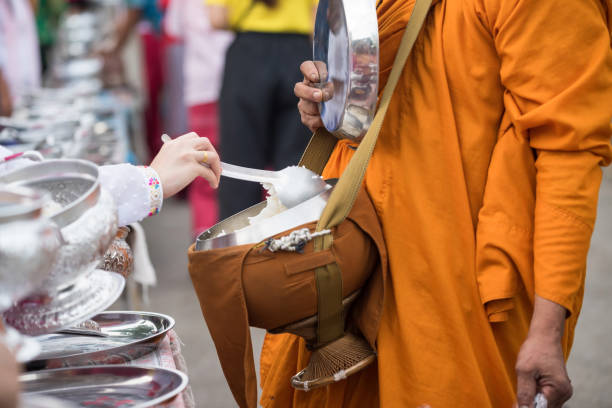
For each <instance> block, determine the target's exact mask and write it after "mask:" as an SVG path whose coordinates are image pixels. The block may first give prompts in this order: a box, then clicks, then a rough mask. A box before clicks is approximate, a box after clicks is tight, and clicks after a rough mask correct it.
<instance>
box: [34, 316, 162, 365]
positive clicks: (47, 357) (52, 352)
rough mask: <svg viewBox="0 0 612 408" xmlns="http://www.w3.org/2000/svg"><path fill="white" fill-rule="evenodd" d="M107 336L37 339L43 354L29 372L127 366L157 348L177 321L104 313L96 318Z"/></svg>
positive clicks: (54, 336) (51, 335) (49, 335)
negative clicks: (64, 368)
mask: <svg viewBox="0 0 612 408" xmlns="http://www.w3.org/2000/svg"><path fill="white" fill-rule="evenodd" d="M92 320H94V321H95V322H96V323H98V325H99V327H100V331H101V332H102V333H103V334H106V335H107V337H97V336H88V335H78V334H64V333H54V334H48V335H44V336H39V337H37V338H36V339H37V340H38V342H39V344H40V345H41V348H42V351H41V353H40V354H39V356H38V358H37V359H36V360H35V361H30V362H29V363H28V364H26V370H40V369H45V368H59V367H75V366H84V365H101V364H124V363H127V362H128V361H131V360H134V359H137V358H139V357H141V356H144V355H145V354H147V353H150V352H152V351H154V350H155V349H157V346H158V345H159V343H160V342H161V340H162V339H163V338H164V336H165V335H166V333H167V332H168V331H169V330H171V329H172V328H173V327H174V319H173V318H172V317H170V316H166V315H163V314H158V313H149V312H124V311H121V312H119V311H117V312H104V313H100V314H98V315H97V316H94V317H93V318H92Z"/></svg>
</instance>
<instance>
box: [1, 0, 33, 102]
mask: <svg viewBox="0 0 612 408" xmlns="http://www.w3.org/2000/svg"><path fill="white" fill-rule="evenodd" d="M0 70H1V71H2V74H3V75H4V77H5V79H6V81H7V82H8V85H9V88H10V91H11V96H12V98H13V100H15V99H17V97H18V96H19V95H21V94H22V93H24V92H28V91H31V90H32V89H36V88H38V87H40V75H41V68H40V54H39V51H38V34H37V32H36V25H35V22H34V13H33V12H32V8H31V7H30V2H29V1H26V0H0Z"/></svg>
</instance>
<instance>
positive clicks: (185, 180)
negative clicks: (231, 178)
mask: <svg viewBox="0 0 612 408" xmlns="http://www.w3.org/2000/svg"><path fill="white" fill-rule="evenodd" d="M151 167H152V168H153V169H154V170H155V171H156V172H157V175H158V176H159V178H160V179H161V180H160V182H161V185H162V188H163V190H164V198H168V197H171V196H173V195H174V194H176V193H178V192H179V191H181V190H182V189H183V188H185V187H187V185H189V184H190V183H191V182H192V181H193V180H194V179H195V178H196V177H198V176H199V177H203V178H204V179H206V181H208V184H210V186H211V187H212V188H217V187H218V186H219V179H220V177H221V161H220V159H219V155H218V154H217V151H216V150H215V148H214V147H213V145H212V143H210V141H209V140H208V139H207V138H205V137H199V136H198V134H197V133H194V132H191V133H187V134H186V135H183V136H179V137H177V138H175V139H173V140H170V141H168V142H166V143H164V145H163V146H162V148H161V149H160V150H159V153H157V156H155V158H154V159H153V161H152V162H151Z"/></svg>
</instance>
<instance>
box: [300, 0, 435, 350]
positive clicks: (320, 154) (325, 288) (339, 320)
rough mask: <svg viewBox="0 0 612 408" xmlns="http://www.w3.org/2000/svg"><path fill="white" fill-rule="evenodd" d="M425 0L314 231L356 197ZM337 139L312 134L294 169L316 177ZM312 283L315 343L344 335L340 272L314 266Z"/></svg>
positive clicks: (324, 241) (333, 222)
mask: <svg viewBox="0 0 612 408" xmlns="http://www.w3.org/2000/svg"><path fill="white" fill-rule="evenodd" d="M430 6H431V0H416V4H415V6H414V9H413V11H412V15H411V16H410V20H409V21H408V24H407V25H406V30H405V32H404V35H403V37H402V40H401V43H400V46H399V49H398V52H397V54H396V56H395V60H394V62H393V68H392V70H391V74H390V76H389V79H388V81H387V84H386V86H385V89H384V91H383V94H382V97H381V98H380V104H379V107H378V111H377V112H376V115H375V116H374V120H373V121H372V124H371V125H370V128H369V129H368V131H367V133H366V135H365V136H364V137H363V140H362V141H361V143H360V144H359V147H358V148H357V150H356V151H355V154H354V155H353V157H352V158H351V160H350V162H349V164H348V165H347V167H346V169H345V170H344V172H343V173H342V175H341V176H340V179H339V180H338V183H337V184H336V186H335V188H334V190H333V191H332V193H331V196H330V198H329V201H328V203H327V205H326V207H325V209H324V210H323V213H322V214H321V218H320V219H319V222H318V224H317V228H316V231H322V230H326V229H331V228H333V227H335V226H337V225H339V224H340V223H342V222H343V221H344V220H345V219H346V217H347V215H348V214H349V212H350V211H351V209H352V208H353V204H354V202H355V199H356V197H357V193H358V191H359V189H360V187H361V184H362V181H363V178H364V176H365V172H366V169H367V167H368V162H369V161H370V157H371V156H372V152H373V151H374V147H375V146H376V140H377V139H378V134H379V132H380V129H381V127H382V125H383V122H384V119H385V114H386V113H387V109H388V107H389V103H390V101H391V98H392V96H393V92H394V90H395V86H396V85H397V83H398V81H399V78H400V76H401V74H402V71H403V68H404V65H405V64H406V60H407V59H408V55H410V52H411V50H412V47H413V45H414V43H415V41H416V38H417V37H418V34H419V32H420V31H421V27H422V26H423V23H424V22H425V18H426V16H427V12H428V11H429V8H430ZM337 140H338V139H337V138H336V137H335V136H334V135H332V134H331V133H329V132H328V131H327V130H325V129H324V128H321V129H319V130H317V131H316V132H315V134H314V135H313V136H312V138H311V140H310V142H309V144H308V146H307V148H306V150H305V151H304V154H303V156H302V158H301V160H300V165H301V166H305V167H307V168H309V169H310V170H312V171H314V172H316V173H318V174H321V173H322V172H323V169H324V168H325V165H326V164H327V161H328V160H329V157H330V155H331V153H332V151H333V149H334V147H335V145H336V142H337ZM332 241H333V238H332V235H331V234H326V235H322V236H319V237H317V238H315V241H314V246H315V251H323V250H326V249H329V248H330V247H331V245H332ZM315 280H316V284H317V292H318V307H317V318H318V319H317V325H318V327H317V333H318V337H317V345H319V346H320V345H324V344H326V343H329V342H331V341H333V340H335V339H337V338H339V337H341V336H342V335H343V334H344V318H343V315H342V274H341V273H340V270H339V268H338V265H337V264H336V263H332V264H329V265H326V266H322V267H319V268H317V269H316V270H315Z"/></svg>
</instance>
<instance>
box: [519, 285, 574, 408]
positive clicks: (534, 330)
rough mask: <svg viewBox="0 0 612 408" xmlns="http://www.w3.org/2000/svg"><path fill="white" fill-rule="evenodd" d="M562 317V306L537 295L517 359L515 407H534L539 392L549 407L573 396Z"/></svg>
mask: <svg viewBox="0 0 612 408" xmlns="http://www.w3.org/2000/svg"><path fill="white" fill-rule="evenodd" d="M565 317H566V310H565V309H564V308H563V307H561V306H560V305H558V304H556V303H554V302H551V301H549V300H546V299H544V298H541V297H539V296H536V300H535V306H534V312H533V317H532V321H531V325H530V328H529V334H528V335H527V339H526V340H525V342H524V343H523V345H522V346H521V350H520V351H519V354H518V357H517V361H516V376H517V387H516V388H517V390H516V391H517V404H516V405H515V407H519V408H524V407H529V408H532V407H534V398H535V396H536V394H537V393H538V392H541V393H542V394H543V395H544V397H545V398H546V400H547V401H548V408H561V407H562V406H563V403H564V402H565V401H567V400H569V399H570V397H571V396H572V384H571V381H570V379H569V377H568V375H567V369H566V367H565V358H564V356H563V349H562V347H561V339H562V337H563V326H564V322H565Z"/></svg>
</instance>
